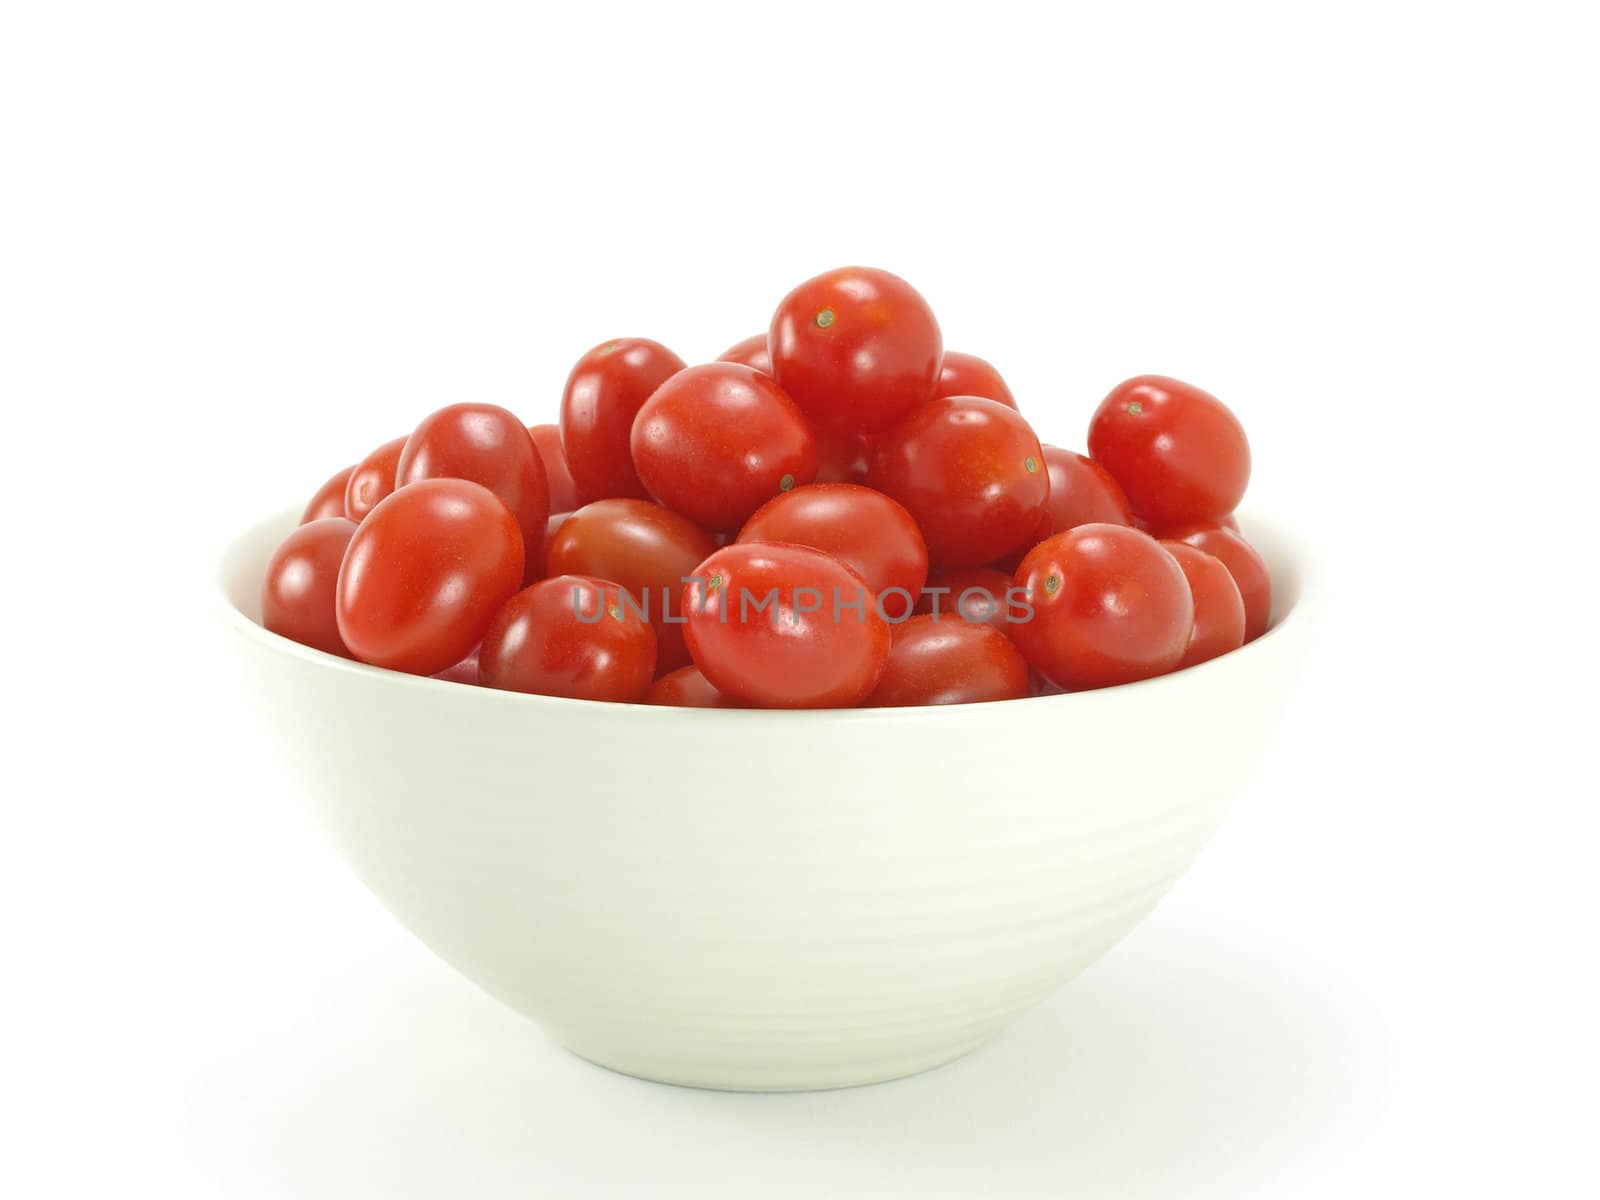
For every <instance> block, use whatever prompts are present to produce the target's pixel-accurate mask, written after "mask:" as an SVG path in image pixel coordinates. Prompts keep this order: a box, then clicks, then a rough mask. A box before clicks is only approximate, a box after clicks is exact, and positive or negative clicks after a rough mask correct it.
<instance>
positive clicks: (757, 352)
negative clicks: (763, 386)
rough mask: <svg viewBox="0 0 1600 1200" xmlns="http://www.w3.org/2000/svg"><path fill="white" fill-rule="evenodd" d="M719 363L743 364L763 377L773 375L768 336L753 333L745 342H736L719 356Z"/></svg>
mask: <svg viewBox="0 0 1600 1200" xmlns="http://www.w3.org/2000/svg"><path fill="white" fill-rule="evenodd" d="M717 361H718V362H731V363H743V364H744V365H745V366H747V367H754V368H755V369H756V370H758V371H760V372H761V373H762V374H763V375H771V374H772V355H771V354H770V353H768V351H767V335H766V334H764V333H753V334H751V335H750V336H749V337H747V338H745V339H744V341H742V342H735V343H734V344H733V345H731V346H729V347H728V348H727V349H726V350H724V351H723V352H722V353H721V354H719V355H717Z"/></svg>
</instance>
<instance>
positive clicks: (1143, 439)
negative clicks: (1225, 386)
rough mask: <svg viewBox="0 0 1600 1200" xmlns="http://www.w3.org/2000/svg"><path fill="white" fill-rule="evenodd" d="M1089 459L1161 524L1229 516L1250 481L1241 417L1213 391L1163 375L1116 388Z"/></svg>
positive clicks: (1098, 417) (1096, 423)
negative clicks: (1202, 389)
mask: <svg viewBox="0 0 1600 1200" xmlns="http://www.w3.org/2000/svg"><path fill="white" fill-rule="evenodd" d="M1089 455H1090V457H1091V458H1093V459H1094V460H1095V461H1096V462H1097V463H1099V464H1100V465H1101V466H1103V467H1104V468H1105V469H1106V470H1108V471H1110V472H1111V474H1112V475H1114V476H1116V480H1117V482H1118V483H1120V484H1121V485H1122V490H1123V491H1124V492H1126V493H1127V496H1128V500H1129V502H1130V503H1131V504H1132V505H1133V511H1134V512H1136V513H1138V514H1139V516H1141V517H1143V518H1145V519H1146V520H1147V521H1149V522H1150V523H1151V524H1152V525H1155V526H1158V527H1159V526H1162V525H1170V524H1175V523H1178V522H1183V521H1212V520H1215V519H1216V518H1218V517H1221V516H1224V515H1226V514H1227V513H1230V512H1232V511H1233V510H1234V508H1235V507H1237V506H1238V503H1239V498H1240V497H1241V496H1243V495H1244V489H1245V485H1246V484H1248V483H1249V482H1250V443H1249V442H1248V441H1246V440H1245V436H1244V426H1242V425H1240V424H1239V420H1238V418H1237V417H1235V416H1234V415H1233V414H1232V413H1231V412H1229V411H1228V409H1227V407H1226V406H1225V405H1224V404H1223V403H1222V402H1221V401H1220V400H1218V399H1217V398H1216V397H1215V396H1213V395H1211V394H1210V393H1208V392H1202V391H1201V390H1200V389H1199V388H1197V387H1195V386H1193V385H1192V384H1187V383H1182V382H1180V381H1178V380H1176V379H1167V378H1165V377H1164V376H1161V375H1140V376H1138V377H1137V378H1135V379H1130V380H1128V381H1127V382H1126V383H1121V384H1118V385H1117V386H1116V387H1114V388H1112V389H1111V394H1110V395H1109V396H1107V397H1106V398H1105V399H1104V400H1102V401H1101V402H1100V407H1099V408H1098V409H1096V410H1095V414H1094V418H1093V419H1092V420H1091V421H1090V422H1089Z"/></svg>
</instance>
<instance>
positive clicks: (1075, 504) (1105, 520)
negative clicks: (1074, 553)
mask: <svg viewBox="0 0 1600 1200" xmlns="http://www.w3.org/2000/svg"><path fill="white" fill-rule="evenodd" d="M1040 448H1041V449H1042V450H1043V451H1044V463H1045V469H1046V470H1047V471H1048V472H1049V473H1050V497H1049V499H1047V500H1046V501H1045V506H1044V514H1043V515H1042V516H1041V517H1040V518H1039V524H1038V526H1037V527H1036V528H1035V529H1034V531H1033V533H1031V534H1030V535H1029V536H1028V539H1027V540H1026V541H1025V542H1023V544H1022V545H1021V546H1019V547H1017V548H1016V549H1015V550H1013V551H1012V552H1011V553H1010V554H1008V555H1007V556H1006V557H1005V558H1003V559H1000V560H999V561H998V562H997V564H996V565H997V566H1000V567H1002V568H1003V569H1004V570H1006V571H1007V572H1014V571H1015V570H1016V569H1017V567H1018V565H1019V564H1021V562H1022V559H1023V557H1024V556H1025V555H1026V554H1027V553H1028V551H1029V550H1032V549H1033V548H1034V547H1035V546H1037V545H1038V544H1039V543H1040V542H1042V541H1044V540H1045V538H1047V537H1049V536H1050V535H1051V534H1055V533H1065V532H1066V531H1067V530H1069V529H1074V528H1076V527H1077V526H1079V525H1097V524H1099V525H1134V524H1135V521H1134V517H1133V510H1132V509H1131V508H1130V507H1129V506H1128V498H1127V497H1126V496H1124V495H1123V494H1122V488H1121V486H1119V485H1118V483H1117V481H1116V480H1115V479H1113V478H1112V477H1111V473H1110V472H1109V471H1107V470H1106V469H1105V468H1104V467H1102V466H1101V465H1100V464H1099V463H1097V462H1095V461H1094V459H1092V458H1086V457H1085V456H1084V455H1082V454H1074V453H1073V452H1072V451H1071V450H1062V449H1061V448H1060V447H1058V446H1042V447H1040ZM1146 532H1148V531H1146ZM1152 536H1154V535H1152Z"/></svg>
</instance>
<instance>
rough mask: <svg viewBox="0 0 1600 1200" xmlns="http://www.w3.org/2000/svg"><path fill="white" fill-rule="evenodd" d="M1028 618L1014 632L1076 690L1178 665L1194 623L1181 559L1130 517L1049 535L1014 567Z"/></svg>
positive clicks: (1038, 665) (1031, 655)
mask: <svg viewBox="0 0 1600 1200" xmlns="http://www.w3.org/2000/svg"><path fill="white" fill-rule="evenodd" d="M1016 582H1017V584H1018V586H1020V587H1023V588H1025V589H1026V590H1027V599H1028V603H1029V604H1030V605H1031V606H1032V608H1033V617H1032V619H1031V620H1027V621H1022V622H1020V623H1019V624H1017V625H1016V626H1015V628H1014V629H1013V630H1012V634H1011V636H1012V639H1013V640H1014V641H1015V642H1016V643H1017V648H1018V649H1020V650H1021V651H1022V653H1023V654H1024V656H1026V658H1027V660H1028V662H1029V663H1030V664H1031V665H1032V666H1033V669H1034V670H1036V671H1038V672H1039V674H1041V675H1043V676H1044V677H1045V678H1047V679H1048V680H1050V681H1051V682H1052V683H1055V684H1057V685H1059V686H1060V687H1063V688H1067V689H1068V690H1071V691H1078V690H1081V689H1084V688H1097V687H1107V686H1109V685H1111V684H1116V683H1131V682H1132V681H1133V680H1136V679H1145V678H1148V677H1149V676H1151V675H1161V674H1163V673H1165V672H1167V671H1170V670H1172V669H1173V668H1174V667H1176V666H1177V665H1178V663H1179V662H1180V661H1181V660H1182V658H1183V654H1184V650H1185V649H1187V647H1188V645H1189V630H1190V628H1191V626H1193V624H1194V601H1193V599H1192V598H1191V597H1190V594H1189V584H1188V582H1187V581H1186V580H1185V579H1184V575H1183V570H1182V568H1181V567H1179V566H1178V564H1177V561H1176V560H1175V559H1174V558H1173V557H1172V555H1170V554H1168V553H1167V552H1166V551H1165V550H1163V549H1162V548H1161V545H1160V543H1158V542H1157V541H1156V540H1155V539H1154V538H1152V537H1151V536H1150V535H1149V534H1145V533H1140V532H1139V531H1138V530H1137V529H1132V528H1129V527H1128V526H1126V525H1079V526H1078V527H1077V528H1076V529H1069V530H1068V531H1067V532H1066V533H1058V534H1055V535H1054V536H1052V537H1050V538H1047V539H1045V540H1044V541H1043V542H1040V543H1039V544H1038V545H1037V546H1035V547H1034V548H1033V549H1032V550H1031V551H1029V552H1028V556H1027V557H1026V558H1025V559H1023V560H1022V565H1021V566H1020V567H1018V568H1017V575H1016Z"/></svg>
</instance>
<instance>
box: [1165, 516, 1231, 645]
mask: <svg viewBox="0 0 1600 1200" xmlns="http://www.w3.org/2000/svg"><path fill="white" fill-rule="evenodd" d="M1161 544H1162V546H1164V547H1165V548H1166V551H1167V553H1168V554H1170V555H1172V557H1173V558H1175V559H1177V560H1178V566H1179V567H1181V568H1182V569H1183V574H1184V578H1186V579H1187V580H1188V581H1189V593H1190V595H1192V596H1193V597H1194V630H1193V632H1191V633H1190V634H1189V647H1188V649H1186V650H1185V651H1184V652H1183V657H1182V658H1181V659H1180V660H1179V661H1178V666H1180V667H1192V666H1194V665H1195V664H1196V663H1203V662H1206V661H1207V660H1209V659H1213V658H1216V657H1217V656H1218V655H1219V654H1226V653H1228V651H1230V650H1237V649H1238V648H1239V647H1240V646H1242V645H1244V600H1243V598H1242V597H1241V596H1240V595H1239V585H1238V584H1236V583H1234V581H1233V576H1232V575H1230V574H1228V568H1227V567H1225V566H1223V565H1222V560H1221V559H1219V558H1213V557H1212V556H1211V555H1209V554H1207V553H1206V552H1205V551H1203V550H1196V549H1195V548H1194V547H1193V546H1191V545H1189V544H1188V543H1186V542H1162V543H1161Z"/></svg>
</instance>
